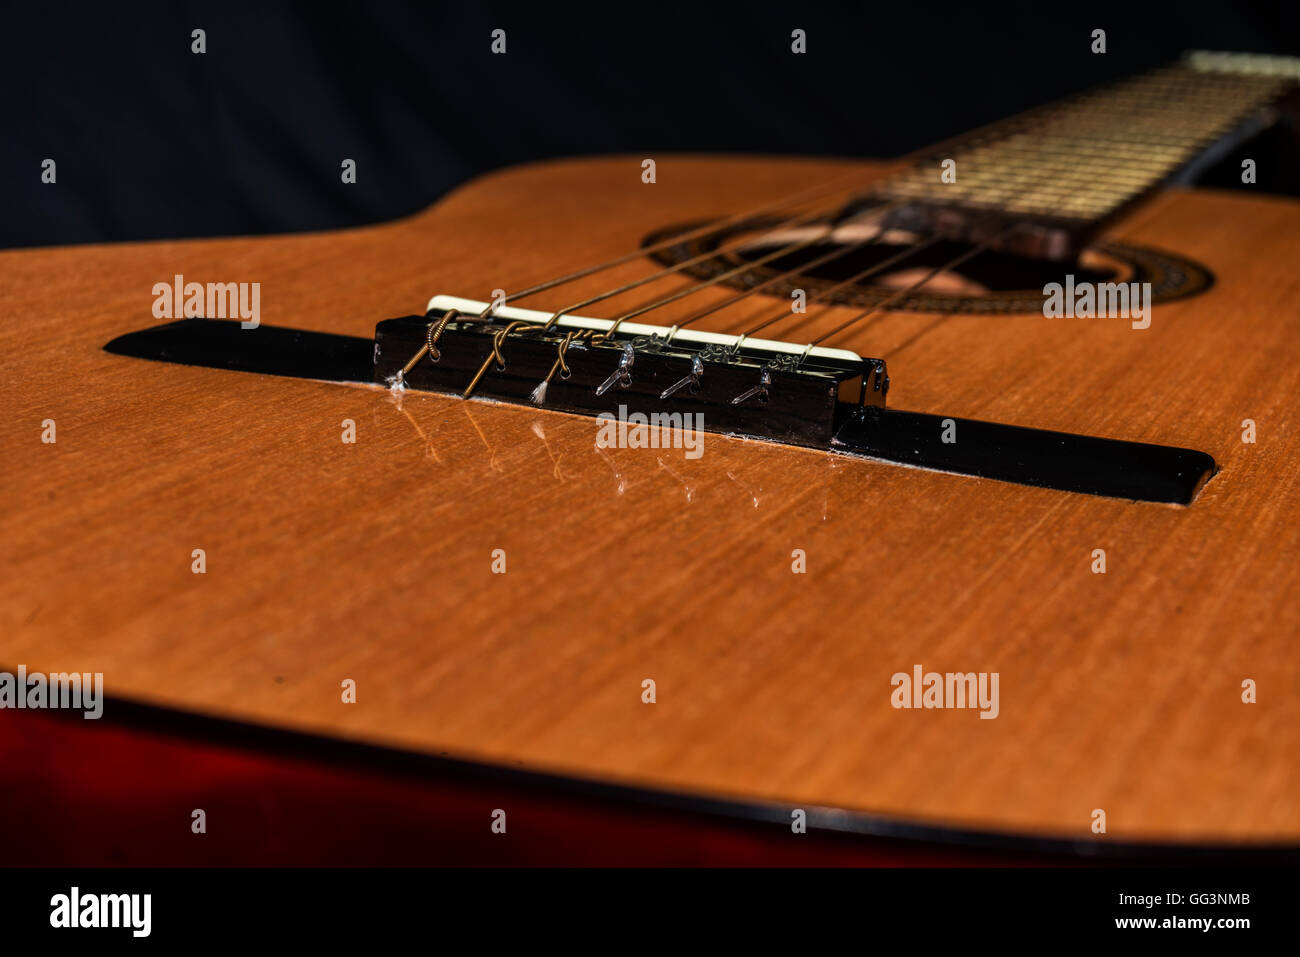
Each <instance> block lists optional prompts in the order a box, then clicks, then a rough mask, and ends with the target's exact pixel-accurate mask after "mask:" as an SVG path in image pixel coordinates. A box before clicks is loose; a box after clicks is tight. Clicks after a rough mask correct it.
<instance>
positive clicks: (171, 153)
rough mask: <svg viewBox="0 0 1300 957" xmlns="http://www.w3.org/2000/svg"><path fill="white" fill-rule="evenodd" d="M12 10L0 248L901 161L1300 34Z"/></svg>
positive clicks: (1013, 13)
mask: <svg viewBox="0 0 1300 957" xmlns="http://www.w3.org/2000/svg"><path fill="white" fill-rule="evenodd" d="M2 22H3V29H2V30H0V96H2V97H3V100H2V101H0V102H2V103H3V110H4V114H3V115H4V135H3V139H2V140H0V182H2V183H3V184H4V185H3V191H4V196H3V201H4V217H3V224H2V225H0V246H25V245H38V244H49V243H77V242H103V241H111V240H125V239H144V238H156V237H174V236H210V235H232V234H245V233H262V232H280V231H290V230H309V229H323V228H329V227H338V226H346V225H355V224H360V223H367V222H375V221H380V220H385V219H391V218H394V217H397V216H400V215H404V214H407V213H411V212H414V211H416V210H418V209H420V208H421V207H423V206H425V205H427V204H428V203H430V202H432V201H434V200H435V199H437V198H438V197H439V196H440V195H442V194H443V193H445V192H447V191H448V190H449V189H451V188H452V187H454V186H456V185H457V184H459V183H461V182H464V181H465V180H467V179H469V178H471V177H473V176H474V175H476V174H478V173H482V172H485V171H487V170H490V169H493V168H496V167H500V166H505V165H509V164H513V163H520V162H527V161H529V160H537V159H544V158H548V157H556V156H568V155H581V154H592V153H632V154H638V155H643V156H650V155H655V154H656V153H668V152H678V151H681V152H741V153H769V154H782V153H784V154H820V155H839V156H895V155H898V154H900V153H903V152H906V151H908V150H911V149H915V148H918V147H921V146H924V145H926V144H928V143H932V142H935V141H937V140H940V139H943V138H945V137H947V136H950V135H953V134H955V133H959V132H961V131H963V130H966V129H969V128H972V127H974V126H977V125H979V124H981V123H985V122H988V121H991V120H994V119H998V118H1000V117H1002V116H1005V115H1009V114H1011V113H1014V112H1018V111H1020V110H1023V109H1026V108H1028V107H1031V106H1034V105H1036V104H1038V103H1042V102H1046V101H1048V100H1051V99H1055V98H1057V97H1059V96H1061V95H1064V94H1066V93H1069V92H1073V91H1076V90H1079V89H1083V88H1085V87H1088V86H1091V85H1094V84H1096V83H1098V82H1102V81H1105V80H1107V79H1111V78H1115V77H1119V76H1123V75H1125V74H1129V73H1132V72H1136V71H1138V70H1142V69H1145V68H1148V67H1151V66H1155V65H1158V64H1160V63H1163V62H1166V61H1168V60H1171V59H1173V58H1174V57H1176V56H1177V55H1178V54H1179V53H1180V52H1182V51H1183V50H1185V49H1189V48H1205V49H1219V50H1248V51H1252V52H1263V53H1287V54H1295V53H1296V52H1298V48H1300V4H1297V3H1295V2H1288V3H1275V4H1265V3H1256V4H1243V3H1240V2H1208V3H1199V4H1186V3H1184V4H1177V5H1173V4H1168V5H1143V4H1138V3H1129V4H1115V5H1106V4H1087V5H1071V6H1069V7H1064V6H1058V5H1056V4H1047V3H1042V4H1031V3H1021V4H965V5H953V6H951V7H944V6H931V5H921V6H914V5H900V4H890V5H885V4H865V3H857V4H832V3H811V2H800V3H772V4H761V3H750V4H744V5H731V4H710V3H705V2H703V0H700V2H696V3H692V4H684V3H677V2H665V3H659V2H646V3H631V2H626V0H622V2H609V3H605V4H600V5H595V4H592V5H571V4H544V3H531V4H525V3H495V2H483V3H474V2H469V0H464V2H461V3H436V4H426V5H418V4H397V3H378V4H370V3H362V2H358V3H356V4H351V5H342V4H338V5H325V4H311V3H300V4H285V3H272V4H240V3H233V4H219V5H218V4H206V3H143V4H132V3H125V4H122V5H111V6H110V5H93V6H92V5H90V4H57V3H56V4H47V3H26V4H23V5H22V6H20V7H14V8H13V9H10V10H8V11H6V12H5V13H4V15H3V21H2ZM196 27H201V28H203V29H204V30H206V32H207V52H206V54H203V55H195V54H193V53H191V51H190V44H191V39H190V32H191V30H193V29H194V28H196ZM497 27H500V28H502V29H505V30H506V31H507V44H508V52H507V53H506V55H504V56H494V55H492V54H491V52H490V50H489V46H490V34H491V31H492V30H493V29H494V28H497ZM796 27H799V28H802V29H804V30H806V31H807V35H808V52H807V53H806V54H805V55H802V56H796V55H794V54H792V53H791V52H790V31H791V30H792V29H794V28H796ZM1098 27H1100V28H1103V29H1105V30H1106V31H1107V41H1108V52H1107V53H1106V54H1105V55H1094V54H1092V53H1091V52H1090V44H1091V36H1090V35H1091V31H1092V30H1093V29H1094V28H1098ZM47 157H49V158H53V159H54V160H55V161H56V162H57V164H58V181H57V183H56V184H54V185H43V184H41V182H40V173H41V161H42V160H43V159H45V158H47ZM345 157H347V158H351V159H354V160H356V162H357V168H358V170H357V183H356V184H355V185H345V184H343V183H342V182H341V179H340V163H341V162H342V160H343V159H344V158H345Z"/></svg>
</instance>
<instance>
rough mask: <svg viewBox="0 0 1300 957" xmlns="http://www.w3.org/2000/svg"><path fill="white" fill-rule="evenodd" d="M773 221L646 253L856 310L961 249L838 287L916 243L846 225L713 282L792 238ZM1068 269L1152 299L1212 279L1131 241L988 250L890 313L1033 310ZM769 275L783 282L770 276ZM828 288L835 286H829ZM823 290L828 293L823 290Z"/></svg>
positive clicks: (949, 247)
mask: <svg viewBox="0 0 1300 957" xmlns="http://www.w3.org/2000/svg"><path fill="white" fill-rule="evenodd" d="M705 225H707V221H697V222H691V223H683V224H680V225H675V226H670V227H667V228H664V229H660V230H657V231H656V232H654V233H651V234H650V235H648V236H646V237H645V238H644V239H643V240H642V245H643V246H646V247H649V246H653V245H655V244H657V243H662V242H663V241H664V240H667V239H671V237H672V236H674V235H679V234H680V235H682V236H687V235H688V234H690V233H691V232H692V231H696V230H699V229H700V227H702V226H705ZM780 225H781V223H780V221H778V220H772V221H770V222H757V223H754V222H751V223H746V224H743V225H739V226H736V227H734V228H731V229H721V230H716V231H713V232H710V233H708V234H706V235H703V236H698V237H694V238H689V239H683V241H682V242H681V243H680V244H675V245H670V246H667V247H665V248H663V249H660V250H658V251H656V252H654V253H651V254H650V257H651V258H652V259H654V260H655V261H656V262H659V263H661V264H663V265H665V266H675V265H678V264H679V263H682V262H685V261H687V260H689V259H695V258H699V257H702V256H705V254H708V253H713V254H714V255H712V256H711V257H708V258H702V259H701V261H700V262H697V263H694V264H692V265H690V266H687V267H686V268H685V269H683V270H682V273H684V274H685V275H689V276H691V277H693V278H696V279H701V280H716V281H718V284H719V285H722V286H727V287H729V288H732V289H736V290H745V289H750V288H753V287H754V286H758V285H762V286H763V289H762V290H761V293H762V294H764V295H770V296H775V297H778V298H782V299H789V298H790V295H791V293H792V292H793V291H794V290H795V289H802V290H804V292H805V293H806V294H807V296H808V301H809V302H813V301H816V302H817V303H818V304H834V305H839V306H853V307H855V308H860V309H865V308H869V307H872V306H876V305H879V304H880V303H881V302H883V301H884V300H885V299H886V298H888V297H890V296H893V295H896V294H897V293H898V291H899V289H900V288H903V287H905V286H906V285H908V280H909V279H911V278H914V277H915V275H916V274H918V273H923V272H924V271H926V270H930V269H933V268H935V267H936V266H939V265H941V264H943V263H946V262H950V261H952V260H953V259H954V258H955V257H956V256H959V255H960V254H961V253H962V251H963V250H965V249H967V248H969V247H967V246H965V245H964V244H961V243H955V242H947V241H944V242H940V243H937V244H935V245H932V246H929V247H928V248H926V249H924V250H920V251H918V252H916V253H915V254H914V255H911V256H908V257H907V258H906V259H905V260H903V261H902V262H900V263H898V264H897V265H896V266H895V267H893V268H892V269H890V270H889V271H886V272H882V273H879V274H876V275H873V276H871V278H869V279H865V280H863V281H861V282H854V283H850V284H847V285H844V284H843V281H844V280H845V279H846V278H848V277H850V276H853V275H855V274H857V273H859V272H862V271H864V270H865V269H867V268H868V267H870V266H872V265H873V264H874V263H876V262H883V261H884V260H886V259H888V258H889V257H891V256H897V255H898V253H899V252H900V251H901V250H903V249H905V248H906V247H908V246H909V245H911V244H913V243H915V242H916V239H917V237H915V236H914V235H911V234H906V233H899V232H897V231H892V232H891V233H889V234H887V235H886V236H885V237H883V238H882V239H880V240H878V241H874V242H869V243H867V244H865V245H860V244H857V243H856V238H855V237H856V235H857V234H855V233H854V232H853V230H854V227H853V226H852V225H851V224H850V225H847V226H845V227H841V228H840V229H837V231H836V233H835V235H834V237H833V238H830V239H827V240H825V241H819V242H816V243H813V244H812V245H809V246H804V247H803V248H800V249H799V250H798V251H797V252H793V253H791V254H790V255H788V256H781V257H778V258H776V259H773V260H771V261H769V262H767V263H764V264H761V265H753V266H751V267H750V268H749V269H746V270H744V271H741V272H739V273H738V274H737V275H734V276H732V277H729V278H726V279H718V277H720V276H722V275H723V274H724V273H727V272H728V271H731V270H735V269H736V267H738V266H743V265H746V264H750V263H753V262H754V260H757V259H759V258H761V257H762V256H763V255H765V254H769V253H771V252H772V251H774V250H775V249H777V248H778V247H780V246H781V245H785V244H789V243H790V242H791V240H792V239H797V238H798V237H797V235H795V234H793V233H790V232H782V233H772V232H771V231H772V230H775V229H777V228H779V227H780ZM809 228H810V229H813V228H824V227H809ZM858 228H859V229H863V230H865V231H866V233H868V234H869V233H870V232H871V231H872V229H874V227H870V226H864V227H858ZM769 233H770V235H767V234H769ZM746 235H749V236H751V237H752V242H748V243H747V242H745V241H744V237H745V236H746ZM847 245H858V248H856V249H853V250H851V251H849V252H847V253H846V254H845V255H843V256H838V257H836V258H834V260H833V261H832V262H829V263H824V264H822V265H819V266H816V267H814V268H811V269H809V270H808V271H807V272H804V271H803V269H802V266H803V264H805V263H813V262H816V261H819V260H825V259H826V257H827V255H828V254H829V253H831V252H833V251H835V249H836V248H837V247H842V246H847ZM1067 273H1069V274H1072V275H1073V276H1074V279H1075V282H1076V283H1077V282H1084V281H1087V282H1094V283H1101V282H1149V283H1151V297H1152V300H1153V301H1154V302H1168V301H1171V300H1174V299H1181V298H1183V297H1186V296H1193V295H1197V294H1198V293H1201V292H1204V291H1205V290H1206V289H1209V288H1210V286H1212V285H1213V284H1214V275H1213V274H1212V273H1211V272H1210V271H1209V270H1208V269H1207V268H1206V267H1204V266H1202V265H1200V264H1199V263H1196V262H1193V261H1192V260H1190V259H1186V258H1184V257H1182V256H1178V255H1175V254H1173V253H1169V252H1165V251H1163V250H1159V249H1152V248H1149V247H1145V246H1136V245H1132V244H1130V243H1121V242H1098V243H1094V244H1093V245H1092V246H1090V247H1089V248H1087V249H1085V250H1084V251H1083V252H1082V253H1081V254H1080V255H1079V257H1078V259H1077V261H1076V262H1074V263H1073V264H1071V265H1066V264H1062V263H1059V262H1049V261H1046V260H1038V259H1030V258H1028V257H1025V256H1020V255H1016V254H1014V253H1007V252H998V251H994V250H988V251H985V252H982V253H980V254H979V255H978V256H975V257H974V258H972V259H970V260H969V261H968V262H967V263H966V264H964V265H963V266H962V267H961V269H960V270H958V272H957V273H956V274H953V275H950V276H940V277H936V280H935V281H933V282H931V283H927V284H926V286H925V287H924V288H922V289H918V290H916V291H915V292H912V293H909V294H907V295H905V296H903V297H902V298H901V299H898V300H896V301H895V302H894V303H892V304H891V305H890V307H889V308H891V309H894V310H899V311H904V312H938V313H1032V312H1039V311H1041V310H1042V308H1043V297H1044V293H1043V287H1044V285H1046V284H1047V283H1049V282H1064V280H1065V276H1066V274H1067ZM785 274H789V275H785ZM778 276H780V277H782V278H779V279H778V278H776V277H778ZM836 285H841V286H842V288H839V289H834V287H835V286H836ZM828 290H833V291H830V292H829V294H827V292H828Z"/></svg>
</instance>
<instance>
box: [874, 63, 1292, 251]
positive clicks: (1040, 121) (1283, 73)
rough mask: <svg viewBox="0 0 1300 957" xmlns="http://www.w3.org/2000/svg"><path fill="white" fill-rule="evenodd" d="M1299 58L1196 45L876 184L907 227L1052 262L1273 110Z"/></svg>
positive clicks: (896, 220) (947, 148)
mask: <svg viewBox="0 0 1300 957" xmlns="http://www.w3.org/2000/svg"><path fill="white" fill-rule="evenodd" d="M1297 79H1300V60H1297V59H1293V58H1287V57H1257V56H1250V55H1245V54H1223V53H1191V54H1188V55H1187V56H1186V57H1185V58H1184V59H1183V60H1182V61H1181V62H1180V63H1177V64H1175V65H1173V66H1170V67H1165V68H1162V69H1159V70H1155V71H1153V72H1151V73H1148V74H1145V75H1143V76H1139V77H1137V78H1134V79H1131V80H1126V81H1123V82H1119V83H1115V84H1112V85H1110V86H1107V87H1102V88H1100V89H1097V90H1094V91H1089V92H1086V93H1082V94H1079V95H1077V96H1074V97H1071V98H1069V99H1066V100H1064V101H1061V102H1059V103H1053V104H1049V105H1047V106H1044V107H1040V108H1038V109H1035V110H1031V111H1030V112H1028V113H1025V114H1021V115H1020V116H1017V117H1013V118H1011V119H1010V120H1007V121H1004V122H1002V123H997V124H994V125H993V126H991V127H987V128H985V129H982V130H978V131H976V132H974V133H971V134H969V135H968V136H965V137H959V138H958V139H956V140H953V141H949V142H948V143H946V144H945V145H944V146H943V147H942V148H941V149H939V150H936V151H935V152H933V153H929V154H927V155H926V156H924V157H923V158H922V159H920V160H919V161H917V162H916V163H915V164H913V165H911V166H910V167H909V168H907V169H906V170H904V171H903V172H901V173H899V174H897V175H895V176H893V177H891V178H890V179H888V180H886V181H885V182H884V183H883V184H881V185H880V186H879V187H878V188H877V189H876V190H875V192H874V197H873V198H874V199H876V200H881V201H887V202H895V203H898V202H901V203H902V204H903V205H901V206H900V207H898V208H897V209H895V210H894V211H893V212H892V213H891V214H890V222H891V224H892V225H895V226H897V227H899V228H904V229H911V230H913V231H916V232H921V233H926V234H931V235H936V234H937V235H943V236H946V237H949V238H953V239H958V240H962V241H968V242H982V243H987V244H989V245H990V246H996V247H999V248H1007V249H1013V250H1015V251H1019V252H1024V253H1027V254H1030V255H1036V256H1040V257H1043V258H1049V259H1065V258H1068V257H1071V256H1073V255H1075V254H1077V253H1078V251H1079V250H1080V249H1081V248H1082V247H1083V246H1084V245H1086V244H1087V243H1088V242H1089V241H1090V240H1091V239H1092V238H1093V237H1094V236H1095V235H1096V233H1097V232H1098V230H1100V229H1101V228H1102V227H1103V226H1104V225H1106V224H1107V223H1108V222H1110V221H1111V220H1112V219H1113V218H1114V217H1115V216H1117V215H1118V214H1119V213H1120V212H1122V211H1123V210H1125V209H1127V208H1128V207H1130V206H1131V205H1132V204H1133V203H1135V202H1137V201H1138V200H1140V199H1142V198H1143V197H1144V196H1146V195H1147V194H1148V193H1149V192H1151V191H1152V190H1153V189H1155V188H1156V187H1157V186H1159V185H1161V184H1162V183H1166V182H1168V181H1170V180H1172V179H1175V178H1177V177H1178V176H1179V174H1180V173H1184V172H1185V171H1187V170H1188V169H1190V168H1193V167H1196V166H1199V163H1198V160H1201V159H1203V158H1205V157H1207V156H1215V155H1217V154H1219V153H1221V152H1222V151H1223V150H1224V149H1225V148H1226V147H1227V146H1230V145H1231V144H1233V143H1235V142H1237V141H1239V140H1240V139H1242V138H1244V137H1245V136H1248V135H1251V134H1252V133H1254V132H1256V131H1258V130H1259V129H1260V128H1262V126H1264V125H1266V124H1267V123H1268V122H1269V121H1270V118H1271V115H1272V110H1271V107H1272V105H1273V104H1274V103H1276V102H1277V101H1278V99H1279V98H1280V97H1282V96H1283V95H1284V94H1285V93H1286V92H1288V90H1290V89H1291V88H1293V87H1294V85H1295V83H1296V81H1297Z"/></svg>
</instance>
